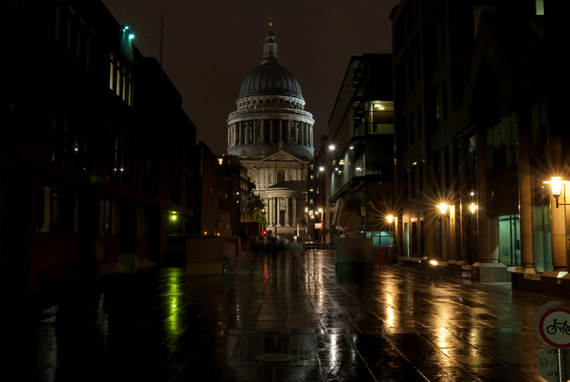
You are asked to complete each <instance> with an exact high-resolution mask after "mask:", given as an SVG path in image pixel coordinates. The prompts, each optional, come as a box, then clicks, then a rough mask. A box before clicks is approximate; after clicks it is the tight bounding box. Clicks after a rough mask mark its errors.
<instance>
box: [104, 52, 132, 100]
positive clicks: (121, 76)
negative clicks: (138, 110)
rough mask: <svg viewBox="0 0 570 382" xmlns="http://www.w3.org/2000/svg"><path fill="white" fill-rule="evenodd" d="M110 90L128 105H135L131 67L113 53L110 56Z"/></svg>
mask: <svg viewBox="0 0 570 382" xmlns="http://www.w3.org/2000/svg"><path fill="white" fill-rule="evenodd" d="M109 89H111V90H113V91H114V92H115V94H116V95H117V96H119V97H121V99H122V100H123V101H124V102H125V103H127V104H128V105H129V106H132V105H133V83H132V76H131V71H130V67H129V66H128V65H127V64H126V63H125V62H124V60H120V59H119V58H118V57H117V56H116V55H114V54H113V53H111V54H110V56H109Z"/></svg>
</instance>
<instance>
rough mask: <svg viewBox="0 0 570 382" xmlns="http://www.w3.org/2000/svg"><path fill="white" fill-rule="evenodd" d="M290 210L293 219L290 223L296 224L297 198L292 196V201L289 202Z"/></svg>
mask: <svg viewBox="0 0 570 382" xmlns="http://www.w3.org/2000/svg"><path fill="white" fill-rule="evenodd" d="M291 204H292V210H293V219H292V220H291V222H292V223H293V224H297V198H296V197H294V196H293V200H292V201H291Z"/></svg>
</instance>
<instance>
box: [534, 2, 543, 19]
mask: <svg viewBox="0 0 570 382" xmlns="http://www.w3.org/2000/svg"><path fill="white" fill-rule="evenodd" d="M535 6H536V15H537V16H544V0H535Z"/></svg>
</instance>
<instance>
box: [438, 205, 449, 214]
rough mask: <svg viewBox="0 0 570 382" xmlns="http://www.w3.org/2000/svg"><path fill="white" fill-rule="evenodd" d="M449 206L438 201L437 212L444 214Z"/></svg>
mask: <svg viewBox="0 0 570 382" xmlns="http://www.w3.org/2000/svg"><path fill="white" fill-rule="evenodd" d="M448 207H449V206H448V205H447V204H445V203H440V204H438V205H437V208H439V212H441V214H442V215H445V213H446V212H447V208H448Z"/></svg>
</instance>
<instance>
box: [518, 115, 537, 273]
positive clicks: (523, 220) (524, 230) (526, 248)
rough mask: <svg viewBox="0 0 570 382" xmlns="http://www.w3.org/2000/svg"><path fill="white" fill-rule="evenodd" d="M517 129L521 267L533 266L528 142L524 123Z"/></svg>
mask: <svg viewBox="0 0 570 382" xmlns="http://www.w3.org/2000/svg"><path fill="white" fill-rule="evenodd" d="M518 130H519V138H518V143H519V145H518V147H519V200H520V224H521V265H522V267H523V268H533V265H534V264H533V263H534V261H533V243H532V199H531V187H532V185H531V177H530V142H529V137H528V128H527V126H526V123H521V124H519V129H518Z"/></svg>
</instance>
